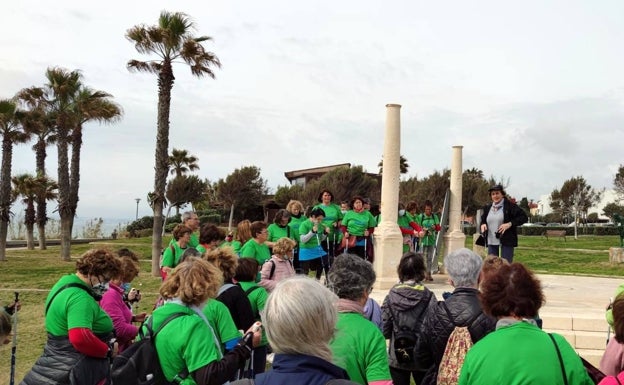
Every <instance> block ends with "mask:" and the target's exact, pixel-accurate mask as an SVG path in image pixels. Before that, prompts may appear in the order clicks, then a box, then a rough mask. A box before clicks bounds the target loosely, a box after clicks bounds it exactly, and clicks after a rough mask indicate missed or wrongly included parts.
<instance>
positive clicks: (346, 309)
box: [336, 298, 364, 314]
mask: <svg viewBox="0 0 624 385" xmlns="http://www.w3.org/2000/svg"><path fill="white" fill-rule="evenodd" d="M336 308H337V309H338V312H339V313H360V314H363V313H364V306H362V305H360V304H359V303H357V302H355V301H352V300H350V299H345V298H339V299H338V302H336Z"/></svg>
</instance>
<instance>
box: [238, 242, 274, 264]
mask: <svg viewBox="0 0 624 385" xmlns="http://www.w3.org/2000/svg"><path fill="white" fill-rule="evenodd" d="M240 256H241V258H255V259H256V261H258V264H259V265H260V266H262V265H263V264H264V262H266V260H267V259H269V258H271V251H270V250H269V246H267V245H266V244H264V243H263V244H259V243H258V242H256V240H255V239H253V238H252V239H250V240H248V241H247V242H245V244H244V245H243V247H242V249H241V251H240Z"/></svg>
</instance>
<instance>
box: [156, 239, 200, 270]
mask: <svg viewBox="0 0 624 385" xmlns="http://www.w3.org/2000/svg"><path fill="white" fill-rule="evenodd" d="M187 247H195V246H190V243H189V246H187ZM184 250H186V248H184V249H183V248H181V247H180V245H179V244H178V242H176V241H174V240H172V241H171V243H169V246H167V248H166V249H165V250H164V251H163V259H162V266H167V267H170V268H172V269H173V268H174V267H176V266H178V264H179V263H180V258H182V254H184Z"/></svg>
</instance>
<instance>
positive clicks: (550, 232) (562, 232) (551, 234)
mask: <svg viewBox="0 0 624 385" xmlns="http://www.w3.org/2000/svg"><path fill="white" fill-rule="evenodd" d="M544 236H545V237H546V240H548V237H559V238H563V240H564V241H566V242H567V239H566V231H565V230H546V231H544Z"/></svg>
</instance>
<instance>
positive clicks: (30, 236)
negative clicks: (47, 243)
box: [26, 224, 35, 250]
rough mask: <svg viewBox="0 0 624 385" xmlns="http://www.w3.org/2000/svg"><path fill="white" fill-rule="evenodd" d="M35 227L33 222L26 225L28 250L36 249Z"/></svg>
mask: <svg viewBox="0 0 624 385" xmlns="http://www.w3.org/2000/svg"><path fill="white" fill-rule="evenodd" d="M34 227H35V226H33V225H32V224H30V225H26V248H27V249H28V250H34V249H35V235H34V230H35V229H34Z"/></svg>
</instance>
